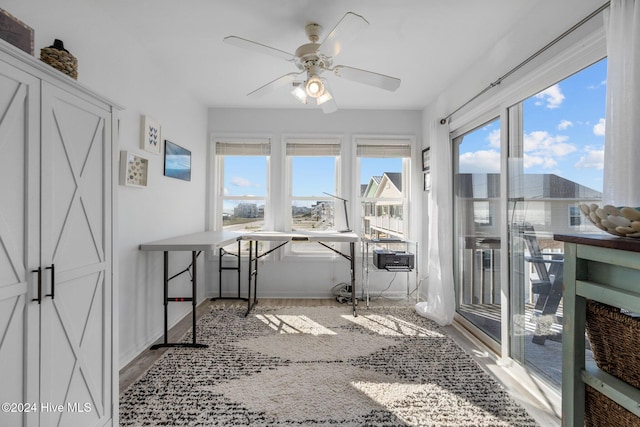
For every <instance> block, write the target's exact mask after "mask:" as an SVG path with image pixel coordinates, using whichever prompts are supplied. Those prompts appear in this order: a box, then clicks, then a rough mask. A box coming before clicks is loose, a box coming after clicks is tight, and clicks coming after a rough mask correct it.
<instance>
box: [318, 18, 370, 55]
mask: <svg viewBox="0 0 640 427" xmlns="http://www.w3.org/2000/svg"><path fill="white" fill-rule="evenodd" d="M368 25H369V22H368V21H367V20H366V19H364V18H363V17H362V16H360V15H356V14H355V13H353V12H347V13H346V14H345V15H344V16H343V17H342V19H341V20H340V21H339V22H338V23H337V24H336V26H335V27H333V30H331V32H330V33H329V34H328V35H327V37H326V38H325V39H324V40H323V41H322V43H321V44H320V47H319V48H318V51H317V53H318V54H319V55H322V56H326V57H331V58H335V57H336V55H338V54H339V53H340V51H341V50H342V47H343V46H344V44H345V43H347V42H349V41H351V40H353V39H355V38H356V36H357V35H358V34H359V33H360V32H361V31H362V30H363V29H365V28H366V27H367V26H368Z"/></svg>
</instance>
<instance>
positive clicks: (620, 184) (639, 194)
mask: <svg viewBox="0 0 640 427" xmlns="http://www.w3.org/2000/svg"><path fill="white" fill-rule="evenodd" d="M604 16H605V28H606V31H607V57H608V70H607V74H608V76H607V112H606V119H605V120H606V133H605V150H604V186H603V190H604V195H603V202H604V203H606V204H612V205H615V206H633V207H639V206H640V186H639V184H640V180H638V176H637V174H636V171H637V170H638V169H639V168H640V0H638V1H636V0H611V5H610V7H609V10H608V11H606V12H605V15H604Z"/></svg>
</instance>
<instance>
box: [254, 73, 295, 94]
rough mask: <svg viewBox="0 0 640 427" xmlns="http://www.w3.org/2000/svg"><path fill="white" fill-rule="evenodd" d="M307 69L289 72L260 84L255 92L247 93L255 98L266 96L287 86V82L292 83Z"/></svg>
mask: <svg viewBox="0 0 640 427" xmlns="http://www.w3.org/2000/svg"><path fill="white" fill-rule="evenodd" d="M304 73H305V71H303V72H302V73H289V74H285V75H284V76H281V77H278V78H277V79H275V80H273V81H270V82H269V83H267V84H266V85H264V86H260V87H259V88H258V89H256V90H254V91H253V92H250V93H248V94H247V96H251V97H254V98H259V97H261V96H265V95H267V94H269V93H271V92H274V91H276V90H277V89H279V88H281V87H283V86H286V85H287V84H291V83H293V81H294V80H295V79H296V77H298V76H299V75H300V74H304Z"/></svg>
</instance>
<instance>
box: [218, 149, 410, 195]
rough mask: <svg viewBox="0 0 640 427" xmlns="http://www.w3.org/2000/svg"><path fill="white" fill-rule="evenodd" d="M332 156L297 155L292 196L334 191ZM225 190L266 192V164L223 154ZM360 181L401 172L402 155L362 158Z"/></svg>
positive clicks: (259, 159) (257, 159)
mask: <svg viewBox="0 0 640 427" xmlns="http://www.w3.org/2000/svg"><path fill="white" fill-rule="evenodd" d="M334 165H335V160H334V159H333V158H331V157H296V158H295V159H294V162H293V174H294V177H295V178H296V179H295V180H294V184H293V194H294V195H295V196H321V197H324V195H323V194H322V193H323V192H327V193H330V194H335V191H336V190H335V179H333V177H334V176H335V167H334ZM224 168H225V182H224V189H225V194H226V195H228V196H230V195H234V196H248V195H251V196H265V194H266V176H267V172H266V171H267V166H266V161H265V158H264V157H260V156H227V157H226V158H225V164H224ZM360 171H361V173H360V176H361V182H362V183H363V184H367V183H368V182H369V178H370V177H371V176H373V175H382V173H383V172H401V171H402V159H400V158H397V159H377V158H367V159H362V161H361V163H360Z"/></svg>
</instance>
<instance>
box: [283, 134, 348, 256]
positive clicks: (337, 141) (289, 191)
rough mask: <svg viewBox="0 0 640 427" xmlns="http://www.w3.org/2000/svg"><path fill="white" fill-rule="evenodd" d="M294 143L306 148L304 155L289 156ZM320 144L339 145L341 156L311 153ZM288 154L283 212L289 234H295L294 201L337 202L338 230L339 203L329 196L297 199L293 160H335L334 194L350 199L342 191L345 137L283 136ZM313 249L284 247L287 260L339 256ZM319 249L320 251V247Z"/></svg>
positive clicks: (337, 150)
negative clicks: (306, 146)
mask: <svg viewBox="0 0 640 427" xmlns="http://www.w3.org/2000/svg"><path fill="white" fill-rule="evenodd" d="M292 144H297V145H298V146H299V147H301V148H303V150H302V151H303V152H304V154H302V153H300V154H295V153H294V154H289V153H288V152H287V151H288V147H289V146H290V145H292ZM318 144H328V145H335V146H336V147H335V153H337V154H333V155H331V154H318V155H314V154H310V152H311V151H312V149H311V146H312V145H318ZM305 145H308V146H309V150H306V149H305V148H304V146H305ZM282 146H283V147H284V152H283V157H284V161H285V168H284V169H285V179H284V183H283V184H284V185H283V187H284V188H285V189H286V196H285V204H284V212H279V214H282V216H283V217H284V226H285V229H286V230H287V231H291V230H292V228H293V213H292V207H293V202H294V201H296V200H300V201H304V200H307V201H329V202H333V203H334V227H333V230H337V228H338V226H337V225H336V222H335V208H336V206H338V205H337V203H336V202H339V200H337V199H335V198H333V197H331V196H327V195H322V196H294V195H293V179H294V177H293V157H335V163H334V179H335V182H334V189H333V190H332V193H331V194H334V195H336V196H338V197H344V198H348V196H346V197H345V196H344V195H343V194H342V192H341V191H340V189H341V188H342V154H343V137H342V135H303V136H297V135H296V136H294V135H288V136H284V137H283V144H282ZM313 245H314V246H313V248H314V249H313V250H306V251H305V250H296V249H297V247H296V246H294V245H293V244H290V245H286V246H285V247H284V257H299V258H314V259H318V258H325V259H333V258H335V257H336V256H337V255H336V254H335V253H334V252H332V251H330V250H329V249H326V248H324V247H322V246H321V245H318V244H313ZM329 245H330V246H333V247H335V248H340V247H341V245H340V244H339V243H332V244H329ZM316 246H317V248H316Z"/></svg>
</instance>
